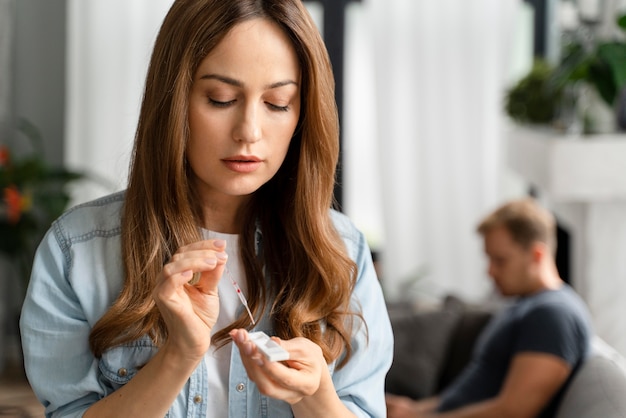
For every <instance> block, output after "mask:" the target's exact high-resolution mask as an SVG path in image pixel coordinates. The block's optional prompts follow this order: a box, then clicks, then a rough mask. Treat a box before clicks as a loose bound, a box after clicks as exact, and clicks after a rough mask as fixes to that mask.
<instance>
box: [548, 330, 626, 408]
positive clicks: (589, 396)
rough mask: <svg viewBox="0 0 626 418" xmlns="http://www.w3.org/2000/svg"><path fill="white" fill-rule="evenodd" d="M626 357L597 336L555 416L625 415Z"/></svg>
mask: <svg viewBox="0 0 626 418" xmlns="http://www.w3.org/2000/svg"><path fill="white" fill-rule="evenodd" d="M625 394H626V361H625V360H624V358H623V357H622V356H621V355H620V354H618V353H617V352H616V351H615V350H614V349H613V348H612V347H610V346H609V345H608V344H606V343H605V342H604V341H603V340H601V339H599V338H598V337H596V338H595V339H594V340H593V342H592V354H591V356H590V357H589V359H587V361H586V362H585V363H584V364H583V366H582V368H581V369H580V370H579V371H578V374H577V375H576V376H575V377H574V380H572V382H571V384H570V386H569V387H568V388H567V390H566V392H565V395H564V396H563V399H562V400H561V405H560V407H559V410H558V413H557V415H556V418H571V417H576V418H598V417H607V418H609V417H610V418H618V417H621V418H626V398H625Z"/></svg>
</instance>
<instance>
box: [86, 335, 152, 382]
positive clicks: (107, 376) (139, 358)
mask: <svg viewBox="0 0 626 418" xmlns="http://www.w3.org/2000/svg"><path fill="white" fill-rule="evenodd" d="M157 351H158V349H157V347H156V346H155V345H154V344H153V343H152V340H150V338H149V337H145V338H141V339H139V340H136V341H133V342H131V343H127V344H123V345H120V346H117V347H114V348H111V349H109V350H107V351H105V352H104V353H103V354H102V358H101V359H100V362H99V365H98V366H99V369H100V373H102V379H103V382H102V383H104V385H105V386H107V387H108V388H110V390H111V392H114V391H116V390H117V389H119V388H120V387H122V386H123V385H125V384H126V383H128V382H129V381H130V379H132V378H133V377H134V376H135V375H136V374H137V372H138V371H139V370H140V369H141V368H142V367H143V366H144V365H145V364H146V363H147V362H148V361H149V360H150V359H151V358H152V356H154V355H155V354H156V352H157Z"/></svg>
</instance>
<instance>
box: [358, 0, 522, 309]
mask: <svg viewBox="0 0 626 418" xmlns="http://www.w3.org/2000/svg"><path fill="white" fill-rule="evenodd" d="M363 7H364V14H365V15H364V18H365V19H367V20H368V22H369V26H370V27H371V35H370V36H371V50H370V51H369V54H370V57H369V59H371V61H370V64H371V65H370V67H371V68H363V67H361V68H352V69H349V71H351V72H350V73H349V74H350V75H348V79H349V78H350V77H352V76H354V77H360V78H361V79H363V78H366V77H368V76H371V77H372V78H371V79H369V80H361V81H359V83H358V85H350V84H349V86H348V88H349V89H350V88H351V89H352V93H350V92H348V94H347V96H348V99H347V100H348V103H350V100H352V102H351V103H352V105H355V106H356V107H357V108H356V109H354V108H353V109H351V108H350V104H347V105H346V107H347V109H346V112H347V117H346V130H347V131H348V132H346V137H347V142H348V143H347V144H346V148H347V149H348V156H347V158H348V161H347V163H346V164H347V165H348V167H347V169H348V170H349V169H350V164H351V161H352V162H354V161H353V160H352V159H353V158H354V156H355V154H352V155H350V151H351V150H353V149H355V148H359V147H362V146H363V142H364V141H365V142H367V141H366V140H364V139H363V136H362V135H354V133H355V132H359V129H360V130H361V132H364V131H365V130H366V128H369V130H370V135H369V136H371V135H374V136H375V142H376V149H375V150H373V151H372V152H371V154H372V155H374V156H375V159H372V160H370V161H371V164H369V165H367V166H366V167H362V168H361V169H360V170H361V172H362V174H363V176H367V177H363V178H362V179H361V180H366V181H360V182H359V181H358V180H357V177H358V176H355V178H354V179H353V180H352V181H353V183H352V184H350V183H348V184H347V185H346V187H348V188H350V187H352V186H353V185H355V184H356V185H357V187H360V194H363V195H365V196H368V195H373V194H376V193H379V194H378V195H377V196H376V199H371V202H370V203H374V204H376V202H377V204H378V205H380V206H381V208H380V210H381V212H382V219H383V227H382V231H383V237H382V238H380V241H381V242H382V245H381V250H382V271H383V273H382V280H383V285H384V287H385V290H386V292H387V295H388V296H389V298H390V299H394V298H399V297H406V296H407V295H406V294H404V293H403V294H400V289H402V287H401V285H402V283H403V282H405V281H406V280H410V279H411V278H414V277H418V276H419V277H421V279H420V282H418V283H417V287H416V288H417V289H418V290H420V289H421V290H420V291H421V292H423V293H424V295H422V296H434V297H440V296H443V295H445V294H449V293H454V294H457V295H459V296H462V297H464V298H466V299H481V298H483V297H484V296H485V295H487V294H488V293H490V289H491V284H490V282H489V281H488V280H486V274H485V272H484V270H485V262H484V257H483V254H482V248H481V246H482V244H481V242H480V240H479V237H478V236H476V234H475V232H474V230H475V226H476V222H477V221H478V220H479V218H480V217H481V216H482V215H484V214H485V212H486V211H487V210H489V209H492V208H493V206H494V205H495V204H496V203H497V202H498V201H499V200H501V199H502V197H503V187H504V181H503V178H504V177H506V172H505V171H506V170H505V167H504V162H503V155H504V154H503V146H504V138H503V136H502V122H503V120H502V98H503V95H504V91H505V87H506V84H507V82H508V81H509V80H510V76H511V65H512V61H513V54H512V53H511V52H512V49H513V48H512V47H513V46H514V45H515V41H516V36H517V32H516V28H517V23H518V20H517V19H518V13H519V11H520V10H521V1H518V0H473V1H468V0H438V1H423V0H393V1H390V0H369V1H366V2H364V4H363ZM347 65H348V66H349V65H350V62H348V64H347ZM348 83H350V80H348ZM355 91H358V92H360V93H358V94H355V93H354V92H355ZM359 94H360V97H359ZM367 104H373V106H374V108H373V109H372V107H371V106H368V105H367ZM359 106H360V110H359ZM351 130H352V131H351ZM351 134H352V135H351ZM365 136H366V137H367V136H368V135H365ZM377 165H378V168H379V170H380V171H376V166H377ZM367 170H370V171H372V172H371V173H369V174H367V173H366V172H367ZM375 176H377V177H375ZM349 181H350V177H349V178H348V180H347V182H349ZM352 190H353V191H354V188H353V189H352ZM364 202H367V199H365V200H364ZM347 206H348V212H351V211H354V212H356V213H358V212H359V209H357V208H356V206H358V205H357V204H356V203H354V204H348V205H347ZM363 206H366V205H363ZM349 214H350V213H349ZM355 218H356V219H359V217H358V216H355ZM376 239H377V240H378V239H379V237H376ZM410 296H411V297H414V296H416V295H410Z"/></svg>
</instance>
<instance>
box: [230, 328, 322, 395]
mask: <svg viewBox="0 0 626 418" xmlns="http://www.w3.org/2000/svg"><path fill="white" fill-rule="evenodd" d="M230 335H231V337H232V338H233V341H234V342H235V344H237V347H238V348H239V351H240V354H241V358H242V361H243V364H244V367H245V368H246V371H247V372H248V377H249V378H250V379H251V380H252V381H253V382H255V384H256V385H257V387H258V388H259V391H260V392H261V393H263V394H264V395H266V396H270V397H273V398H276V399H282V400H284V401H286V402H289V403H291V404H293V403H296V402H298V401H300V400H301V399H302V398H303V397H304V396H310V395H312V394H314V393H315V392H316V391H317V390H318V388H319V385H320V382H321V377H322V370H323V367H325V365H326V362H325V360H324V356H323V355H322V351H321V349H320V347H319V346H318V345H317V344H315V343H313V342H312V341H310V340H308V339H306V338H294V339H292V340H286V341H283V340H279V339H275V341H276V342H277V343H278V344H280V345H281V346H282V347H283V348H285V349H286V350H287V351H289V360H288V361H285V362H270V361H268V360H267V359H265V357H263V354H261V353H260V351H259V350H258V349H256V347H255V346H254V344H253V343H252V342H251V341H250V340H249V339H248V334H247V332H246V331H245V330H233V331H231V334H230Z"/></svg>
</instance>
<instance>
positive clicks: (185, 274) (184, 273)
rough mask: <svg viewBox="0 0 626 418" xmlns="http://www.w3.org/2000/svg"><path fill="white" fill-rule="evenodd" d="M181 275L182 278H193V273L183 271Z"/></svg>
mask: <svg viewBox="0 0 626 418" xmlns="http://www.w3.org/2000/svg"><path fill="white" fill-rule="evenodd" d="M181 274H182V276H183V277H190V276H193V271H191V270H187V271H183V272H182V273H181Z"/></svg>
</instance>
